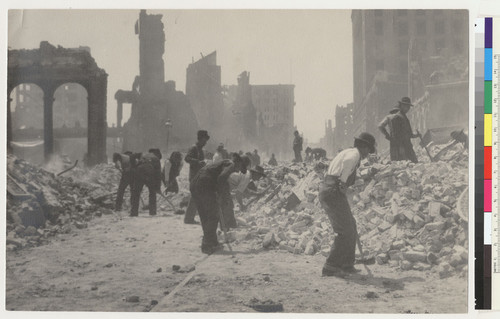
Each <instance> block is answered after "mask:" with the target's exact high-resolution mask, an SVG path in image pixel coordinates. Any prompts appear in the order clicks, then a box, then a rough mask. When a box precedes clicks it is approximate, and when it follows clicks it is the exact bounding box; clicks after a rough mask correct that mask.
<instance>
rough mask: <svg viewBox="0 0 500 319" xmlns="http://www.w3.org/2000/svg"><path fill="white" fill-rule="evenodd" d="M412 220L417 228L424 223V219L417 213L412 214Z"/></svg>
mask: <svg viewBox="0 0 500 319" xmlns="http://www.w3.org/2000/svg"><path fill="white" fill-rule="evenodd" d="M413 222H414V223H415V227H417V228H422V227H423V226H424V225H425V221H424V220H423V219H422V218H421V217H420V216H418V215H415V216H413Z"/></svg>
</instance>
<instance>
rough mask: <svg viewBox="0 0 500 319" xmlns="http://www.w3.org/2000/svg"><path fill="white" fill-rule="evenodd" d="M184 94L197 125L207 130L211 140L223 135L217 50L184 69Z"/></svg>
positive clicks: (222, 108)
mask: <svg viewBox="0 0 500 319" xmlns="http://www.w3.org/2000/svg"><path fill="white" fill-rule="evenodd" d="M186 95H187V97H188V100H189V103H190V104H191V108H192V109H193V111H194V113H195V115H196V119H197V121H198V125H199V126H200V128H201V129H204V130H208V131H209V132H210V135H211V136H212V137H213V140H219V139H221V138H222V136H224V132H223V130H222V125H223V122H222V116H223V113H224V103H223V101H222V90H221V67H220V65H217V52H216V51H214V52H212V53H210V54H209V55H207V56H202V58H201V59H200V60H198V61H196V62H193V63H191V64H190V65H189V66H188V67H187V70H186Z"/></svg>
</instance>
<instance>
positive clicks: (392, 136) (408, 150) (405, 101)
mask: <svg viewBox="0 0 500 319" xmlns="http://www.w3.org/2000/svg"><path fill="white" fill-rule="evenodd" d="M412 106H413V104H411V101H410V98H408V97H404V98H402V99H401V101H399V102H398V110H397V111H395V110H392V111H391V113H393V114H389V115H388V116H386V117H385V118H384V119H383V120H382V122H380V124H379V126H378V128H379V130H380V131H381V132H382V134H384V136H385V138H386V139H388V140H389V145H390V153H391V161H404V160H410V161H412V162H414V163H417V162H418V160H417V155H416V154H415V151H414V150H413V145H412V144H411V139H412V138H417V137H420V133H419V134H413V130H412V129H411V125H410V120H408V117H406V113H408V111H409V110H410V108H411V107H412ZM387 126H389V131H390V132H387V129H386V127H387Z"/></svg>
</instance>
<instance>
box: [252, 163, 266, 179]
mask: <svg viewBox="0 0 500 319" xmlns="http://www.w3.org/2000/svg"><path fill="white" fill-rule="evenodd" d="M250 172H254V173H256V174H260V175H262V176H263V177H266V173H264V168H262V166H258V165H257V166H255V167H254V168H252V169H250Z"/></svg>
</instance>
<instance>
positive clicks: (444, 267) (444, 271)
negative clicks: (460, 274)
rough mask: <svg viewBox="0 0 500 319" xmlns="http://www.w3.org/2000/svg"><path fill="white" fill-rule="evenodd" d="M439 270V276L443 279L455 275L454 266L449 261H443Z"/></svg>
mask: <svg viewBox="0 0 500 319" xmlns="http://www.w3.org/2000/svg"><path fill="white" fill-rule="evenodd" d="M437 272H438V273H439V278H441V279H444V278H448V277H450V276H451V275H453V272H452V267H451V266H450V264H448V263H447V262H443V263H441V264H440V265H439V266H438V268H437Z"/></svg>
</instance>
